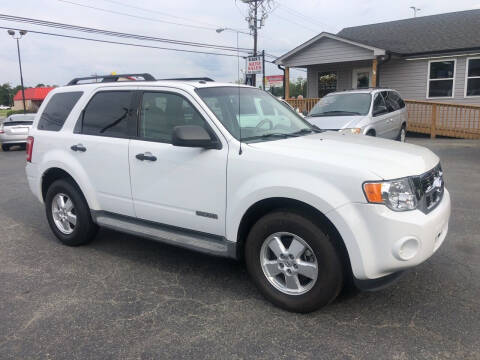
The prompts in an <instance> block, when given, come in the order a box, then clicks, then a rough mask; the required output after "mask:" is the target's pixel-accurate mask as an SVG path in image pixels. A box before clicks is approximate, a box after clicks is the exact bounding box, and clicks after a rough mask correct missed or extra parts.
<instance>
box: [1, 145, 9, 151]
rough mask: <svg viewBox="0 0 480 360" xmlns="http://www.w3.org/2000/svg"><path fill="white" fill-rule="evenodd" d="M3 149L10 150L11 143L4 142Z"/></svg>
mask: <svg viewBox="0 0 480 360" xmlns="http://www.w3.org/2000/svg"><path fill="white" fill-rule="evenodd" d="M2 150H3V151H8V150H10V145H7V144H3V145H2Z"/></svg>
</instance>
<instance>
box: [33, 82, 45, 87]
mask: <svg viewBox="0 0 480 360" xmlns="http://www.w3.org/2000/svg"><path fill="white" fill-rule="evenodd" d="M45 86H46V85H45V84H42V83H40V84H37V85H35V87H36V88H37V87H45Z"/></svg>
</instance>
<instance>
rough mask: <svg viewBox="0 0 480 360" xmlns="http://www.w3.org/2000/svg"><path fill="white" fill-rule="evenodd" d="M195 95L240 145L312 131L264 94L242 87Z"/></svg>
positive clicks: (206, 89) (211, 88) (210, 89)
mask: <svg viewBox="0 0 480 360" xmlns="http://www.w3.org/2000/svg"><path fill="white" fill-rule="evenodd" d="M196 92H197V93H198V95H199V96H200V97H201V98H202V100H203V101H204V102H205V104H207V106H208V107H209V109H210V110H211V111H212V112H213V113H214V114H215V116H216V117H217V118H218V120H220V121H221V122H222V124H223V126H224V127H225V128H226V129H227V130H228V131H229V132H230V134H232V135H233V136H234V137H235V138H236V139H237V140H239V139H240V134H241V140H242V141H248V140H257V141H262V140H266V139H275V138H286V137H291V136H301V135H306V134H309V133H312V132H314V131H316V130H315V128H314V127H312V125H310V124H308V123H307V122H306V121H305V120H303V119H302V118H301V117H300V116H299V115H297V114H296V113H295V112H294V111H292V110H291V109H289V108H288V107H287V106H285V105H284V104H282V103H281V102H280V101H279V100H277V99H276V98H274V97H273V96H271V95H270V94H268V93H267V92H265V91H262V90H259V89H255V88H245V87H233V86H222V87H220V86H219V87H209V88H202V89H197V90H196Z"/></svg>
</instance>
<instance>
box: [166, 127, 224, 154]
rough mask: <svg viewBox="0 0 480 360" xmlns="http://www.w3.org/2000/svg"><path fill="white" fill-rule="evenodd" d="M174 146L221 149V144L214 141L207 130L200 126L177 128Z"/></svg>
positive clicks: (175, 129) (174, 131)
mask: <svg viewBox="0 0 480 360" xmlns="http://www.w3.org/2000/svg"><path fill="white" fill-rule="evenodd" d="M172 145H174V146H182V147H199V148H204V149H219V148H220V147H219V142H218V141H217V140H215V139H212V137H211V136H210V134H209V133H208V132H207V130H205V129H204V128H203V127H201V126H198V125H182V126H175V127H174V128H173V133H172Z"/></svg>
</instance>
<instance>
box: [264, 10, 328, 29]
mask: <svg viewBox="0 0 480 360" xmlns="http://www.w3.org/2000/svg"><path fill="white" fill-rule="evenodd" d="M272 15H273V16H276V17H277V18H279V19H282V20H284V21H286V22H289V23H293V24H295V25H298V26H301V27H303V28H305V29H307V30H310V31H312V32H314V33H319V31H318V30H314V29H312V28H309V27H308V26H305V25H303V24H302V23H299V22H296V21H295V20H292V19H287V18H284V17H283V16H280V15H278V14H272Z"/></svg>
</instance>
